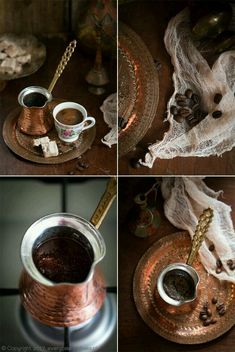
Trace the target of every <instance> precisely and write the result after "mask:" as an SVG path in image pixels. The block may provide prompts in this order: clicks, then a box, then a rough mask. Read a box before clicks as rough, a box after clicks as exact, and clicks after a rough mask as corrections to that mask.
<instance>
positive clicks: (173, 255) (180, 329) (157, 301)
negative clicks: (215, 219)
mask: <svg viewBox="0 0 235 352" xmlns="http://www.w3.org/2000/svg"><path fill="white" fill-rule="evenodd" d="M190 247H191V239H190V237H189V235H188V233H186V232H178V233H175V234H173V235H169V236H166V237H164V238H162V239H160V240H159V241H157V242H155V243H154V245H153V246H152V247H150V248H149V249H148V250H147V251H146V252H145V254H144V255H143V256H142V258H141V259H140V261H139V263H138V265H137V268H136V271H135V274H134V282H133V295H134V300H135V304H136V307H137V310H138V312H139V314H140V315H141V317H142V319H143V320H144V322H145V323H146V324H147V325H148V326H149V327H150V328H151V329H152V330H153V331H154V332H156V333H157V334H159V335H160V336H162V337H164V338H165V339H167V340H170V341H173V342H177V343H180V344H199V343H205V342H208V341H211V340H214V339H216V338H217V337H219V336H221V335H223V334H224V333H225V332H227V331H228V330H229V329H230V328H232V326H233V325H234V324H235V285H233V284H232V283H229V282H225V281H224V282H220V281H219V280H218V279H216V278H215V277H214V276H212V275H209V274H207V272H206V271H205V269H204V267H203V266H202V264H201V262H200V261H199V259H197V260H195V262H194V265H193V266H194V268H195V269H196V270H197V272H198V273H199V277H200V283H199V290H198V298H197V300H196V301H195V302H193V303H191V304H185V305H183V306H181V307H173V306H170V305H168V304H167V303H165V302H163V301H162V299H161V298H160V296H159V294H158V292H157V289H156V280H157V277H158V275H159V273H160V271H161V270H162V269H163V268H164V267H165V266H166V265H168V264H171V263H173V262H186V259H187V256H188V253H189V251H190ZM212 297H217V299H218V302H219V303H224V304H225V307H226V313H225V315H224V316H222V317H220V316H219V315H218V313H217V312H216V305H213V304H212V303H211V299H212ZM206 301H208V302H209V305H210V308H211V309H212V313H213V315H212V316H213V317H215V318H216V319H217V323H216V324H211V325H209V326H203V324H202V321H201V320H199V314H200V311H201V309H202V306H203V304H204V303H205V302H206Z"/></svg>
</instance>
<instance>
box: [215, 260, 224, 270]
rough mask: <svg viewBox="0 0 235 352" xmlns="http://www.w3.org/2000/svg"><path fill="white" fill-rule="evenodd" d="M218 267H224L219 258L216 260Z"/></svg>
mask: <svg viewBox="0 0 235 352" xmlns="http://www.w3.org/2000/svg"><path fill="white" fill-rule="evenodd" d="M216 266H217V268H222V266H223V264H222V262H221V260H220V259H219V258H218V259H217V260H216Z"/></svg>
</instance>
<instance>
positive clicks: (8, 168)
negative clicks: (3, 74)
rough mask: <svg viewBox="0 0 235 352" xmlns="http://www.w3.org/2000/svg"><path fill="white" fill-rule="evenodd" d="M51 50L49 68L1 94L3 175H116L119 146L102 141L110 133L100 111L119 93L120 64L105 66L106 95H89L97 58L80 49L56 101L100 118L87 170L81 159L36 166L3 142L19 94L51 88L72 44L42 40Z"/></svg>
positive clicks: (60, 82) (62, 80) (59, 85)
mask: <svg viewBox="0 0 235 352" xmlns="http://www.w3.org/2000/svg"><path fill="white" fill-rule="evenodd" d="M42 41H44V42H45V44H46V47H47V58H46V62H45V64H44V65H43V66H42V67H41V68H40V69H39V70H38V71H37V72H36V73H34V74H32V75H30V76H28V77H24V78H20V79H17V80H13V81H9V82H7V86H6V88H5V89H4V90H3V91H2V92H1V93H0V130H1V134H0V160H1V161H0V175H67V174H70V173H72V174H73V173H74V174H77V175H115V174H116V171H117V170H116V166H117V158H116V154H117V152H116V146H112V148H109V147H108V146H106V145H104V144H103V143H102V142H101V139H102V138H103V137H104V136H105V134H107V133H108V132H109V128H108V126H107V125H106V123H105V122H104V120H103V114H102V112H101V111H100V106H101V105H102V103H103V101H104V99H105V98H106V97H107V96H108V95H109V94H111V93H113V92H115V91H116V60H115V58H113V59H111V60H110V59H108V60H107V61H105V65H106V67H107V69H108V71H109V76H110V78H111V83H110V84H109V86H108V87H107V91H106V93H105V94H104V95H101V96H96V95H93V94H91V93H89V92H88V85H87V83H86V81H85V76H86V74H87V72H88V71H89V69H90V68H91V67H92V65H93V63H94V58H93V57H92V56H88V55H86V54H85V53H83V52H82V51H81V50H80V48H79V46H78V47H77V48H76V50H75V52H74V54H73V56H72V58H71V60H70V62H69V63H68V65H67V67H66V68H65V70H64V72H63V73H62V75H61V77H60V79H59V80H58V82H57V84H56V86H55V88H54V90H53V97H54V98H60V99H65V100H67V101H75V102H78V103H80V104H82V105H84V106H85V107H86V109H87V110H88V112H89V114H90V115H91V116H94V117H95V118H96V137H95V140H94V142H93V145H92V146H91V148H90V149H89V150H88V151H87V152H86V153H85V154H84V155H83V156H82V160H83V161H85V162H86V163H88V164H89V167H88V168H86V169H84V170H79V169H77V168H76V166H77V161H78V160H77V159H75V160H72V161H69V162H66V163H63V164H58V165H43V164H36V163H33V162H30V161H27V160H24V159H22V158H21V157H19V156H17V155H15V154H14V153H13V152H12V151H11V150H9V149H8V147H7V146H6V145H5V143H4V141H3V138H2V126H3V123H4V120H5V118H6V117H7V115H8V114H9V113H10V112H11V111H12V110H13V109H15V108H16V107H17V106H18V102H17V96H18V94H19V92H20V91H21V90H22V89H23V88H25V87H27V86H31V85H39V86H42V87H48V86H49V83H50V81H51V79H52V77H53V75H54V72H55V69H56V67H57V65H58V63H59V61H60V58H61V56H62V54H63V52H64V50H65V48H66V45H67V43H68V41H65V38H64V37H54V38H52V39H42Z"/></svg>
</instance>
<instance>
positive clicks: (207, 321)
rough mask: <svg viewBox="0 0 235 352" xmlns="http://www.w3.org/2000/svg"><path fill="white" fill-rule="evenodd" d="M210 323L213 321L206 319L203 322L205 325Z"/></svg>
mask: <svg viewBox="0 0 235 352" xmlns="http://www.w3.org/2000/svg"><path fill="white" fill-rule="evenodd" d="M210 323H211V320H206V321H204V322H203V325H204V326H208V325H210Z"/></svg>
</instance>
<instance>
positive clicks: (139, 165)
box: [130, 158, 141, 169]
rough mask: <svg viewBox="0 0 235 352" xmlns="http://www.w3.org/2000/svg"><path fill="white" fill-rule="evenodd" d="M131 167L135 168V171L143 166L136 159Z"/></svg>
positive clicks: (131, 161)
mask: <svg viewBox="0 0 235 352" xmlns="http://www.w3.org/2000/svg"><path fill="white" fill-rule="evenodd" d="M130 165H131V167H133V169H138V168H139V167H141V164H140V163H139V161H138V160H137V159H135V158H133V159H131V160H130Z"/></svg>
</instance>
